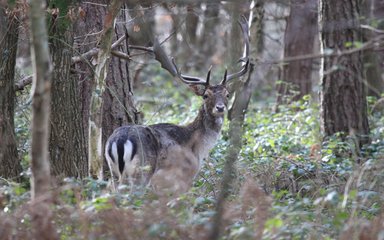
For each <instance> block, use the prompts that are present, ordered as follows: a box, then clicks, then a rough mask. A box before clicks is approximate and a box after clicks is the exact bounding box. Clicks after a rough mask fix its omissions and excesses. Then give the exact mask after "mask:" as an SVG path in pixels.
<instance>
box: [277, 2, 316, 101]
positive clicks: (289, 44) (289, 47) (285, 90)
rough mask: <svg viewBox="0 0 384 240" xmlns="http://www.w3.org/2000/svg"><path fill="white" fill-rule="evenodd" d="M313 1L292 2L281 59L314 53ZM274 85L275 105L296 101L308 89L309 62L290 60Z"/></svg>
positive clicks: (310, 83)
mask: <svg viewBox="0 0 384 240" xmlns="http://www.w3.org/2000/svg"><path fill="white" fill-rule="evenodd" d="M317 1H318V0H292V1H291V13H290V15H289V17H288V20H287V26H286V29H285V36H284V57H285V58H286V57H294V56H300V55H308V54H311V53H313V51H314V40H315V37H316V36H317V34H316V33H317ZM282 72H283V74H282V81H281V83H280V84H278V85H277V92H278V93H277V104H278V105H279V104H285V103H288V102H289V101H297V100H299V99H301V98H302V97H303V96H304V95H307V94H310V93H311V89H312V82H311V75H312V60H311V59H309V60H303V61H294V62H290V63H287V64H286V65H284V66H283V71H282Z"/></svg>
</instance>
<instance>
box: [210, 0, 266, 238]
mask: <svg viewBox="0 0 384 240" xmlns="http://www.w3.org/2000/svg"><path fill="white" fill-rule="evenodd" d="M252 11H253V12H254V13H255V14H256V15H257V16H255V20H256V21H254V22H253V24H255V26H254V29H255V33H256V34H255V35H254V38H253V39H252V40H253V42H252V46H255V47H256V49H258V48H257V46H259V44H260V41H262V38H263V36H262V35H261V34H259V33H260V32H262V31H260V28H262V26H263V17H264V4H263V2H262V1H260V2H259V3H258V4H256V5H255V8H254V9H252ZM260 50H261V49H260ZM254 53H255V54H260V52H257V51H254ZM259 68H261V66H259ZM253 69H254V65H253V63H251V64H250V69H249V73H248V75H247V79H246V81H245V82H241V84H235V86H234V89H231V90H232V91H234V92H235V99H234V102H233V104H232V107H231V109H230V110H229V113H228V118H229V119H230V120H231V122H230V124H229V136H230V138H229V143H230V144H229V146H230V147H229V148H228V152H227V155H226V157H225V166H224V174H223V178H222V180H221V187H220V194H219V196H218V199H217V203H216V214H215V216H214V218H213V227H212V230H211V232H210V235H209V239H213V240H215V239H219V238H220V235H221V232H222V229H221V224H222V216H223V211H224V203H225V201H226V198H227V196H228V195H229V192H230V188H231V184H232V182H233V178H234V176H233V175H234V173H235V161H236V160H237V158H238V155H239V152H240V150H241V147H242V136H243V131H244V128H243V124H244V118H245V114H246V112H247V109H248V104H249V102H250V99H251V96H252V93H253V92H254V90H255V88H256V87H257V83H258V82H259V80H260V76H259V75H257V76H256V75H255V76H253V73H257V74H260V73H261V72H262V70H261V69H259V71H253ZM236 81H239V80H236ZM239 82H240V81H239ZM258 235H259V236H262V232H259V233H258Z"/></svg>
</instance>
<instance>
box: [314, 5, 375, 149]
mask: <svg viewBox="0 0 384 240" xmlns="http://www.w3.org/2000/svg"><path fill="white" fill-rule="evenodd" d="M320 4H321V7H320V11H319V14H320V24H321V28H322V29H321V44H322V46H321V49H322V52H324V51H325V50H328V51H329V50H332V51H334V52H338V51H343V50H346V49H347V48H349V47H353V43H354V42H359V41H361V40H362V38H361V34H360V32H359V27H360V22H359V1H358V0H348V1H332V0H322V1H321V2H320ZM361 54H362V53H361V52H356V53H353V54H350V55H344V56H340V57H338V56H332V57H326V58H324V59H323V62H322V66H321V70H322V76H321V93H320V101H321V120H322V121H321V127H322V131H323V133H324V135H325V136H331V135H333V134H335V133H338V132H342V133H344V136H347V135H350V136H352V137H356V138H355V139H356V140H357V143H358V146H361V145H362V144H365V143H367V142H368V141H369V139H368V134H369V126H368V119H367V103H366V94H365V86H364V81H363V79H364V75H363V65H362V60H361Z"/></svg>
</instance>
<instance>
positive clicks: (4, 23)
mask: <svg viewBox="0 0 384 240" xmlns="http://www.w3.org/2000/svg"><path fill="white" fill-rule="evenodd" d="M16 13H17V10H16V11H13V10H11V12H10V13H8V14H6V13H5V11H4V6H2V5H0V36H1V40H0V58H1V61H0V176H1V177H3V178H6V179H11V180H19V177H20V173H21V171H22V169H21V165H20V159H19V158H18V154H17V143H16V136H15V123H14V115H15V98H16V96H15V90H14V78H15V65H16V52H17V39H18V29H19V22H20V20H19V19H18V16H17V14H16Z"/></svg>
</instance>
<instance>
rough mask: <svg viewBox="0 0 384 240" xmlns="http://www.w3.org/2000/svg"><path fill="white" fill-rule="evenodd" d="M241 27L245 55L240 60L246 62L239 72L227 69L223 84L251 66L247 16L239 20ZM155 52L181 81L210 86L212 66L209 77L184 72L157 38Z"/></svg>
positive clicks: (164, 66)
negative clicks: (228, 72) (170, 57)
mask: <svg viewBox="0 0 384 240" xmlns="http://www.w3.org/2000/svg"><path fill="white" fill-rule="evenodd" d="M238 22H239V24H240V27H241V30H242V32H243V37H244V45H245V46H244V48H245V49H244V55H245V56H244V57H242V58H240V59H239V61H238V62H241V63H245V64H244V65H243V66H242V68H241V70H240V71H239V72H236V73H233V74H229V75H227V71H225V76H224V79H223V80H222V81H221V84H222V85H225V84H226V83H227V82H228V81H230V80H232V79H234V78H238V77H241V76H243V75H244V74H245V73H246V72H247V71H248V66H249V58H248V56H249V35H248V32H249V29H248V21H247V19H246V17H245V16H242V17H241V19H240V20H239V21H238ZM153 42H154V43H153V52H154V54H155V59H156V60H158V61H159V62H160V64H161V67H162V68H164V69H165V70H167V71H168V72H169V73H170V74H171V75H172V76H174V77H176V76H177V77H178V78H179V79H180V80H181V81H183V82H184V83H186V84H189V85H205V86H209V78H210V75H211V69H212V66H211V67H210V68H209V70H208V73H207V78H206V79H203V78H199V77H194V76H189V75H185V74H182V73H181V72H180V70H179V69H178V67H177V65H176V63H175V60H174V59H173V58H172V60H170V59H169V58H168V56H167V54H166V53H165V51H164V49H163V48H162V47H161V46H160V43H159V41H158V40H157V39H156V38H155V39H154V40H153Z"/></svg>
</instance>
